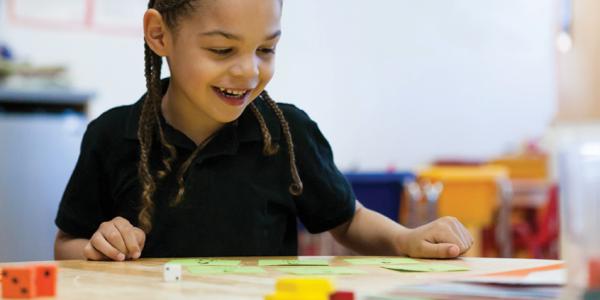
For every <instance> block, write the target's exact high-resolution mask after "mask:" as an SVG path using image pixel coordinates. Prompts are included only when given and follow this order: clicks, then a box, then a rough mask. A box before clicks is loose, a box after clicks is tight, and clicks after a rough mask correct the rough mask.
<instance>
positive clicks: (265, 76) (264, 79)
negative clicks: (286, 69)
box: [259, 60, 275, 85]
mask: <svg viewBox="0 0 600 300" xmlns="http://www.w3.org/2000/svg"><path fill="white" fill-rule="evenodd" d="M274 73H275V62H274V60H271V61H270V62H265V63H263V65H261V66H260V73H259V76H260V81H261V83H262V84H265V85H266V84H267V83H268V82H269V81H271V78H273V74H274Z"/></svg>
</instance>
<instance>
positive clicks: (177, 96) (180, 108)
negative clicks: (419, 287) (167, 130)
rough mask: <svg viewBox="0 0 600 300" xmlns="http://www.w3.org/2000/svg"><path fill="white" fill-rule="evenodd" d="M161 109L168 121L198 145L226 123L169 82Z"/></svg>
mask: <svg viewBox="0 0 600 300" xmlns="http://www.w3.org/2000/svg"><path fill="white" fill-rule="evenodd" d="M161 110H162V113H163V116H164V117H165V120H166V121H167V123H168V124H169V125H171V126H172V127H173V128H175V129H177V130H179V131H181V132H182V133H183V134H185V135H186V136H187V137H188V138H190V139H191V140H192V141H194V143H195V144H196V145H200V144H202V143H203V142H204V141H206V140H207V139H209V138H210V137H211V136H212V135H213V134H214V133H215V132H217V131H218V130H219V129H221V128H222V127H223V126H224V125H225V124H223V123H220V122H217V121H215V120H213V119H212V118H210V117H209V116H207V115H206V113H205V112H204V111H202V110H201V109H199V108H198V107H197V106H196V105H194V103H193V102H192V101H191V100H190V99H188V98H187V97H186V96H185V94H183V93H180V92H177V89H176V88H174V87H173V83H170V84H169V88H168V89H167V92H166V93H165V96H164V97H163V101H162V103H161Z"/></svg>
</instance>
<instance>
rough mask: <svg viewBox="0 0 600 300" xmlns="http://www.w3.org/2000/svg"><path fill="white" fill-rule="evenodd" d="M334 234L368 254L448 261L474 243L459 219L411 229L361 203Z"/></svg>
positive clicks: (355, 249) (336, 237)
mask: <svg viewBox="0 0 600 300" xmlns="http://www.w3.org/2000/svg"><path fill="white" fill-rule="evenodd" d="M330 232H331V234H332V235H333V237H334V238H335V239H336V240H337V241H338V242H339V243H341V244H342V245H344V246H346V247H348V248H350V249H352V250H354V251H357V252H359V253H361V254H366V255H408V256H413V257H436V258H448V257H456V256H458V255H460V254H462V253H465V252H466V251H467V250H469V248H470V247H471V245H472V244H473V238H472V237H471V236H470V234H469V233H468V231H467V230H466V229H465V228H464V226H462V224H460V222H459V221H458V220H457V219H456V218H453V217H444V218H440V219H438V220H436V221H434V222H431V223H429V224H425V225H423V226H421V227H417V228H414V229H409V228H406V227H404V226H402V225H400V224H398V223H396V222H394V221H392V220H390V219H388V218H386V217H385V216H383V215H381V214H379V213H377V212H374V211H372V210H370V209H368V208H365V207H363V206H362V205H361V204H360V202H358V201H357V202H356V211H355V213H354V217H353V218H352V219H351V220H350V221H348V222H346V223H344V224H342V225H340V226H338V227H336V228H334V229H332V230H331V231H330Z"/></svg>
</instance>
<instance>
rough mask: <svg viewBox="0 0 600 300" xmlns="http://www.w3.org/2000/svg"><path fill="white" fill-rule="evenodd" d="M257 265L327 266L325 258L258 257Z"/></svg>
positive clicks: (327, 262)
mask: <svg viewBox="0 0 600 300" xmlns="http://www.w3.org/2000/svg"><path fill="white" fill-rule="evenodd" d="M258 265H259V266H328V265H329V261H328V260H326V259H260V260H259V261H258Z"/></svg>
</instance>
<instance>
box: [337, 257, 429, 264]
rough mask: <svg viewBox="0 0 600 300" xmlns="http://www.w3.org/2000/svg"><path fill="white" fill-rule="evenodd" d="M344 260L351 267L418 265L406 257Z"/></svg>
mask: <svg viewBox="0 0 600 300" xmlns="http://www.w3.org/2000/svg"><path fill="white" fill-rule="evenodd" d="M344 260H345V261H347V262H349V263H351V264H353V265H401V264H418V263H419V261H416V260H414V259H412V258H408V257H373V258H348V259H344Z"/></svg>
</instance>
